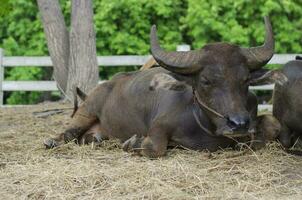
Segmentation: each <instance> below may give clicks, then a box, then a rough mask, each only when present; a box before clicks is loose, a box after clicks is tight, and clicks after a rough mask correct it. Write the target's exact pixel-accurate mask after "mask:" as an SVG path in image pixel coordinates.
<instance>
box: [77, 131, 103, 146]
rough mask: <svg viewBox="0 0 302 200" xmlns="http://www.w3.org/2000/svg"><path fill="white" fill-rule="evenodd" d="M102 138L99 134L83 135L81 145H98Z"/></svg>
mask: <svg viewBox="0 0 302 200" xmlns="http://www.w3.org/2000/svg"><path fill="white" fill-rule="evenodd" d="M102 141H103V140H102V136H101V134H99V133H95V134H88V135H84V136H83V138H82V140H81V144H90V143H94V144H100V143H101V142H102Z"/></svg>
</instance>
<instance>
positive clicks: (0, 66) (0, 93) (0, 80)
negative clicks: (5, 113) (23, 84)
mask: <svg viewBox="0 0 302 200" xmlns="http://www.w3.org/2000/svg"><path fill="white" fill-rule="evenodd" d="M3 81H4V66H3V49H1V48H0V107H1V106H2V105H3Z"/></svg>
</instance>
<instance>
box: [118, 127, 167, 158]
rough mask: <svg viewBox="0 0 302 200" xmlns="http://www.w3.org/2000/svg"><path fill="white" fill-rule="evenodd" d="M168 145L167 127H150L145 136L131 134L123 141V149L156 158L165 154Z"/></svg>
mask: <svg viewBox="0 0 302 200" xmlns="http://www.w3.org/2000/svg"><path fill="white" fill-rule="evenodd" d="M167 145H168V134H167V129H166V128H164V126H155V127H153V128H151V129H150V131H149V132H148V134H147V136H146V137H144V136H143V137H138V136H137V135H134V136H132V137H131V138H130V139H128V140H126V141H125V142H124V143H123V150H124V151H130V152H131V151H132V152H133V151H134V152H137V153H139V154H141V155H143V156H147V157H150V158H157V157H161V156H163V155H165V153H166V150H167Z"/></svg>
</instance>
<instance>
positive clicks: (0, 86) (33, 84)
mask: <svg viewBox="0 0 302 200" xmlns="http://www.w3.org/2000/svg"><path fill="white" fill-rule="evenodd" d="M177 49H178V50H181V51H186V50H189V49H190V46H188V45H179V46H178V47H177ZM296 55H298V54H275V55H274V56H273V58H272V59H271V60H270V62H269V64H284V63H286V62H288V61H290V60H293V59H295V56H296ZM149 58H150V55H146V56H136V55H125V56H98V57H97V59H98V65H99V66H104V67H114V66H140V65H143V64H144V63H145V62H146V61H147V60H148V59H149ZM33 66H35V67H52V62H51V59H50V57H46V56H42V57H29V56H27V57H25V56H4V53H3V50H2V49H1V48H0V106H2V105H3V93H4V92H5V91H56V90H58V88H57V86H56V83H55V81H17V80H16V81H5V80H4V71H5V68H8V67H33ZM273 88H274V85H263V86H254V87H250V89H251V90H273ZM259 108H260V110H261V109H271V106H270V105H259Z"/></svg>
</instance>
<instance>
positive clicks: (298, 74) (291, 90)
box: [273, 56, 302, 148]
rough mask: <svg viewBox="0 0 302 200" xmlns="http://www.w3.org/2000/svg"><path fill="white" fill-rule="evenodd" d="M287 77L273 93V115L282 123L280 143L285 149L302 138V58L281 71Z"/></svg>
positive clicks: (291, 62) (287, 64) (297, 58)
mask: <svg viewBox="0 0 302 200" xmlns="http://www.w3.org/2000/svg"><path fill="white" fill-rule="evenodd" d="M279 72H280V73H282V74H283V75H285V76H286V78H287V81H286V82H285V83H284V84H279V83H276V85H275V89H274V93H273V115H274V116H275V117H276V118H277V119H278V120H279V121H280V123H281V132H280V135H279V138H278V139H279V141H280V142H281V144H282V145H283V146H284V147H285V148H289V147H291V146H293V145H294V143H295V142H296V141H297V139H298V138H299V137H301V136H302V123H301V122H302V121H301V119H302V93H301V91H302V57H299V56H297V57H296V60H293V61H290V62H288V63H286V64H285V65H284V67H283V69H282V70H280V71H279Z"/></svg>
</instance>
